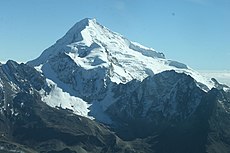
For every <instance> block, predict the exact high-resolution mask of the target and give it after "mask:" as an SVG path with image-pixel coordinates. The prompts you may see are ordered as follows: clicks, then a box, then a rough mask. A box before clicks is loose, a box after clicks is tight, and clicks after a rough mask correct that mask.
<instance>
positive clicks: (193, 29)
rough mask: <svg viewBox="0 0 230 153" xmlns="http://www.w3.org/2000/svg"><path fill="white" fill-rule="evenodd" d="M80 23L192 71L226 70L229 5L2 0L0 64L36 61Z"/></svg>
mask: <svg viewBox="0 0 230 153" xmlns="http://www.w3.org/2000/svg"><path fill="white" fill-rule="evenodd" d="M84 18H96V20H97V21H98V22H99V23H100V24H102V25H104V26H106V27H107V28H109V29H111V30H112V31H115V32H118V33H120V34H122V35H124V36H125V37H126V38H128V39H129V40H131V41H135V42H139V43H141V44H142V45H144V46H147V47H151V48H154V49H155V50H157V51H159V52H163V53H164V54H165V56H166V58H169V59H172V60H176V61H180V62H182V63H185V64H187V65H188V66H190V67H191V68H193V69H197V70H230V1H229V0H142V1H141V0H20V1H19V0H1V1H0V61H6V60H8V59H12V60H16V61H19V62H26V61H29V60H32V59H35V58H37V57H38V56H39V55H40V54H41V53H42V51H43V50H45V49H46V48H48V47H49V46H51V45H52V44H54V43H55V42H56V40H58V39H59V38H61V37H62V36H64V34H65V33H66V32H67V31H68V30H69V29H70V28H71V27H72V26H73V25H74V24H75V23H76V22H78V21H80V20H81V19H84Z"/></svg>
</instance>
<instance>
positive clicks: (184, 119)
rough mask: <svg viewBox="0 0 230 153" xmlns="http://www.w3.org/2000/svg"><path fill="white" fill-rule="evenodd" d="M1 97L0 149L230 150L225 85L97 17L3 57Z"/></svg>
mask: <svg viewBox="0 0 230 153" xmlns="http://www.w3.org/2000/svg"><path fill="white" fill-rule="evenodd" d="M0 101H1V103H0V104H1V107H0V112H1V113H0V134H1V137H0V152H47V153H65V152H66V153H75V152H77V153H79V152H82V153H84V152H138V153H139V152H147V153H148V152H149V153H229V152H230V131H229V128H230V88H229V87H228V86H227V85H224V84H221V83H219V82H218V81H217V80H216V79H214V78H212V79H209V78H206V77H204V76H202V75H201V74H200V73H198V72H197V71H195V70H193V69H192V68H190V67H189V66H187V65H186V64H183V63H180V62H178V61H174V60H170V59H167V58H166V56H165V55H164V54H163V53H161V52H158V51H156V50H154V49H152V48H148V47H145V46H143V45H141V44H139V43H136V42H133V41H130V40H128V39H126V38H125V37H124V36H122V35H121V34H118V33H115V32H112V31H111V30H109V29H108V28H106V27H104V26H102V25H101V24H99V23H98V22H97V21H96V20H95V19H88V18H86V19H83V20H81V21H80V22H78V23H76V24H75V25H74V26H73V27H72V28H71V29H70V30H69V31H68V32H67V33H66V34H65V35H64V36H63V37H62V38H61V39H59V40H57V42H56V43H55V44H53V45H52V46H51V47H49V48H47V49H46V50H45V51H43V52H42V54H41V55H40V56H39V57H38V58H36V59H34V60H31V61H28V62H27V63H25V64H24V63H21V64H18V63H17V62H15V61H12V60H9V61H7V62H6V63H5V64H1V65H0Z"/></svg>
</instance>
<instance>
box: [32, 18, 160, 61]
mask: <svg viewBox="0 0 230 153" xmlns="http://www.w3.org/2000/svg"><path fill="white" fill-rule="evenodd" d="M95 49H97V55H98V54H100V52H101V51H104V52H108V53H110V52H121V53H126V52H127V51H128V50H129V49H131V50H133V51H135V52H139V53H141V54H143V55H145V56H146V55H147V56H151V57H157V58H164V55H163V53H158V52H156V51H155V50H154V49H152V48H147V47H144V46H142V45H140V44H138V43H134V42H131V41H129V40H128V39H126V38H125V37H123V36H122V35H120V34H118V33H115V32H112V31H111V30H109V29H108V28H106V27H104V26H102V25H101V24H99V23H98V22H97V21H96V19H89V18H86V19H83V20H81V21H80V22H77V23H76V24H75V25H74V26H73V27H72V28H71V29H70V30H69V31H68V32H67V33H66V34H65V35H64V36H63V37H62V38H61V39H59V40H58V41H57V42H56V43H55V44H54V45H52V46H51V47H49V48H48V49H46V50H45V51H44V52H43V53H42V54H41V55H40V57H38V58H37V59H35V60H32V61H30V62H28V63H29V64H30V65H33V66H38V65H40V64H42V63H45V62H46V61H47V60H48V59H50V58H52V57H54V56H56V55H58V54H59V53H76V55H78V56H79V55H80V54H81V55H80V56H85V55H88V54H90V52H91V51H93V50H95ZM95 53H96V52H95ZM82 54H83V55H82ZM97 55H96V54H95V56H97Z"/></svg>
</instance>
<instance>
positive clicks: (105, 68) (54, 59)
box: [28, 18, 215, 122]
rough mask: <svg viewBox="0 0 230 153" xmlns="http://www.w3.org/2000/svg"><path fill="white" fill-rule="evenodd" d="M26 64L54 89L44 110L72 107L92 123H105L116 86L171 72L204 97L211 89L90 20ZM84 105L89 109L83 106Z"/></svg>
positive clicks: (204, 81)
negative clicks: (93, 120)
mask: <svg viewBox="0 0 230 153" xmlns="http://www.w3.org/2000/svg"><path fill="white" fill-rule="evenodd" d="M28 64H29V65H32V66H34V67H35V68H36V69H37V70H39V72H42V73H43V74H44V76H45V77H46V78H47V79H49V80H51V81H52V82H53V84H54V85H55V86H54V88H53V89H51V90H52V91H51V92H50V93H51V94H50V95H44V96H45V97H43V100H44V101H45V102H47V104H49V105H51V106H56V105H60V104H62V106H63V107H64V106H65V107H67V108H72V107H71V106H73V104H72V103H76V104H77V105H76V109H75V108H73V110H74V111H75V112H77V114H80V115H83V116H87V113H88V112H89V111H90V113H91V115H92V116H93V117H94V118H96V119H98V120H103V121H104V120H106V122H108V120H109V119H108V118H107V116H106V115H105V114H103V112H104V111H105V110H106V109H107V108H108V107H109V106H110V105H111V104H112V103H114V102H115V101H116V97H117V96H115V95H114V94H115V91H114V87H115V86H117V85H118V84H127V83H128V82H131V81H132V80H138V81H143V80H144V79H145V78H147V77H148V76H154V75H155V74H158V73H161V72H164V71H168V70H174V71H176V72H177V73H185V74H187V75H190V76H191V77H192V78H194V79H195V80H196V81H195V82H196V84H197V86H198V87H200V88H201V89H203V90H204V91H209V90H210V89H211V88H212V87H214V86H215V83H214V82H213V81H211V80H209V79H207V78H205V77H203V76H202V75H200V74H199V73H198V72H196V71H194V70H192V69H191V68H189V67H188V66H187V65H185V64H183V63H180V62H178V61H174V60H169V59H166V58H165V55H164V54H163V53H160V52H157V51H155V50H154V49H153V48H148V47H145V46H143V45H141V44H139V43H136V42H132V41H130V40H128V39H126V38H125V37H124V36H122V35H121V34H118V33H115V32H112V31H111V30H109V29H108V28H106V27H104V26H102V25H101V24H99V23H98V22H97V21H96V20H95V19H88V18H87V19H83V20H81V21H80V22H78V23H76V24H75V25H74V26H73V27H72V28H71V29H70V30H69V31H68V32H67V33H66V34H65V35H64V36H63V37H62V38H61V39H59V40H58V41H57V42H56V43H55V44H54V45H52V46H51V47H49V48H48V49H46V50H45V51H44V52H43V53H42V54H41V56H40V57H38V58H37V59H35V60H33V61H30V62H28ZM62 92H63V93H62ZM57 97H64V99H66V100H63V101H64V102H63V103H59V102H55V103H54V101H52V99H55V101H56V99H57ZM66 97H69V98H66ZM74 97H78V98H80V99H82V101H80V100H79V99H78V98H77V99H76V98H74ZM84 102H85V103H88V104H89V105H88V104H86V105H83V103H84ZM78 106H82V107H81V108H82V109H83V110H84V111H79V110H78V109H77V108H78ZM89 107H90V108H89ZM98 112H99V113H98ZM87 117H89V116H87Z"/></svg>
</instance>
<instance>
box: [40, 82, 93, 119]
mask: <svg viewBox="0 0 230 153" xmlns="http://www.w3.org/2000/svg"><path fill="white" fill-rule="evenodd" d="M47 82H48V84H49V85H50V86H51V87H52V88H51V92H50V93H49V94H48V95H46V94H45V92H44V91H40V92H41V95H43V96H42V101H44V102H45V103H46V104H48V105H49V106H51V107H61V108H64V109H70V110H73V112H74V113H75V114H77V115H80V116H84V117H87V118H89V119H94V118H93V117H92V116H89V115H88V113H89V107H90V106H91V105H90V104H88V103H87V102H85V101H83V100H82V99H80V98H77V97H74V96H70V94H69V93H67V92H64V91H63V90H62V89H61V88H59V87H57V85H56V84H55V83H54V82H53V81H51V80H49V79H47Z"/></svg>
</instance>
